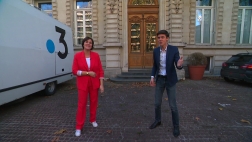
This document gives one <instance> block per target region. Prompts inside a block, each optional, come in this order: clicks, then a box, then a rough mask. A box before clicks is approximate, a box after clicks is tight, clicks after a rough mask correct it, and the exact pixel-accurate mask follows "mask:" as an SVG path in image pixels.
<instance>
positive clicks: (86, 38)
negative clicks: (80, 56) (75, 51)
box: [81, 36, 94, 50]
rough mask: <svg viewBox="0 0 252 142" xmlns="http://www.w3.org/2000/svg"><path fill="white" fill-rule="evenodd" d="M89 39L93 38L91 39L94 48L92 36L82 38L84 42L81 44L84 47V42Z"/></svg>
mask: <svg viewBox="0 0 252 142" xmlns="http://www.w3.org/2000/svg"><path fill="white" fill-rule="evenodd" d="M89 39H91V41H92V48H91V50H93V48H94V40H93V39H92V38H91V37H88V36H87V37H85V38H84V39H83V40H82V43H81V46H82V48H83V49H84V42H86V41H87V40H89Z"/></svg>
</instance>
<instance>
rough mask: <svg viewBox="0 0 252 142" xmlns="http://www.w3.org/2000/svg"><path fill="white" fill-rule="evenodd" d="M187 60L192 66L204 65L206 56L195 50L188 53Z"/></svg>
mask: <svg viewBox="0 0 252 142" xmlns="http://www.w3.org/2000/svg"><path fill="white" fill-rule="evenodd" d="M187 62H188V65H192V66H198V65H206V64H207V58H206V56H205V55H204V54H202V53H201V52H195V53H192V54H190V55H189V56H188V57H187Z"/></svg>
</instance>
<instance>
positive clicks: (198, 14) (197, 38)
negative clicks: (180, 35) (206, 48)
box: [195, 9, 202, 43]
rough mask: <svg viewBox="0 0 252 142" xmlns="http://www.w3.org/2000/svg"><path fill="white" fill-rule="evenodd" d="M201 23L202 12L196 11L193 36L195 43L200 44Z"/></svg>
mask: <svg viewBox="0 0 252 142" xmlns="http://www.w3.org/2000/svg"><path fill="white" fill-rule="evenodd" d="M201 22H202V10H201V9H197V10H196V18H195V26H196V28H195V29H196V33H195V34H196V35H195V42H196V43H201Z"/></svg>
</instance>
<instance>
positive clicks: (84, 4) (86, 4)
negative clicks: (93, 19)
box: [76, 0, 92, 9]
mask: <svg viewBox="0 0 252 142" xmlns="http://www.w3.org/2000/svg"><path fill="white" fill-rule="evenodd" d="M91 7H92V0H83V1H77V2H76V8H77V9H80V8H91Z"/></svg>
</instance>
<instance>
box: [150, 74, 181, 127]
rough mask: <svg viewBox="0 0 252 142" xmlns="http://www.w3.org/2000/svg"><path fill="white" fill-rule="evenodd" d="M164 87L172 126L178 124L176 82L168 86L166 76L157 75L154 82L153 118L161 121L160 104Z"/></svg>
mask: <svg viewBox="0 0 252 142" xmlns="http://www.w3.org/2000/svg"><path fill="white" fill-rule="evenodd" d="M164 89H166V92H167V96H168V101H169V106H170V109H171V114H172V123H173V126H174V127H176V126H179V115H178V109H177V103H176V84H175V85H174V86H169V85H168V83H167V78H166V77H160V76H158V79H157V82H156V89H155V120H156V121H161V104H162V97H163V93H164Z"/></svg>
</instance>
